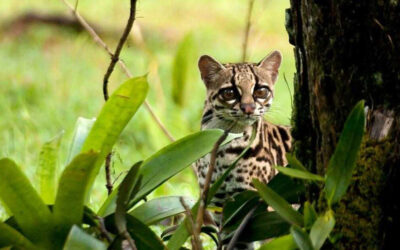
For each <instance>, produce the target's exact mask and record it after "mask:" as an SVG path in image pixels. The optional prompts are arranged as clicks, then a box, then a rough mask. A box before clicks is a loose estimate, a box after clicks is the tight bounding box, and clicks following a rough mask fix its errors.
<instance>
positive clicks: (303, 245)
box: [290, 225, 314, 250]
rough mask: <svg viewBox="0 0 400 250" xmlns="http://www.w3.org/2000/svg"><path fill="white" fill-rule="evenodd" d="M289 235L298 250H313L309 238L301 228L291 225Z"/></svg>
mask: <svg viewBox="0 0 400 250" xmlns="http://www.w3.org/2000/svg"><path fill="white" fill-rule="evenodd" d="M290 233H291V234H292V236H293V239H294V241H295V242H296V244H297V246H298V247H299V248H300V250H314V248H313V245H312V243H311V240H310V237H308V234H307V233H306V232H305V231H304V230H303V229H302V228H300V227H298V226H296V225H292V227H291V228H290Z"/></svg>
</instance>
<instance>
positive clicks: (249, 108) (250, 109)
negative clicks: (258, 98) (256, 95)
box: [240, 103, 256, 115]
mask: <svg viewBox="0 0 400 250" xmlns="http://www.w3.org/2000/svg"><path fill="white" fill-rule="evenodd" d="M240 109H241V110H242V111H243V113H245V114H246V115H251V114H253V113H254V110H255V109H256V104H255V103H241V104H240Z"/></svg>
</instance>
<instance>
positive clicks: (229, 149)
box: [194, 51, 291, 207]
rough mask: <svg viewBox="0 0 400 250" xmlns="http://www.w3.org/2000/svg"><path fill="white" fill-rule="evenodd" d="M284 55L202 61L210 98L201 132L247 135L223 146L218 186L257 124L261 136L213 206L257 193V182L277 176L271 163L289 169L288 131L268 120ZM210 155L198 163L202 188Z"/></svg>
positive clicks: (206, 59) (248, 141) (217, 175)
mask: <svg viewBox="0 0 400 250" xmlns="http://www.w3.org/2000/svg"><path fill="white" fill-rule="evenodd" d="M281 60H282V56H281V54H280V53H279V52H278V51H274V52H272V53H271V54H269V55H268V56H267V57H265V58H264V59H263V60H262V61H261V62H260V63H258V64H255V63H237V64H221V63H219V62H217V61H216V60H215V59H213V58H212V57H210V56H207V55H204V56H202V57H200V59H199V69H200V73H201V78H202V80H203V82H204V83H205V85H206V88H207V97H206V101H205V107H204V112H203V117H202V122H201V129H202V130H205V129H213V128H219V129H228V128H229V127H231V126H232V124H234V123H236V124H235V125H234V127H233V128H232V130H231V132H233V133H243V136H242V137H239V138H236V139H234V140H233V141H231V142H230V143H228V144H226V145H224V146H222V147H221V148H220V149H219V151H218V154H217V160H216V166H215V169H214V173H213V176H212V182H214V181H215V180H216V179H217V178H218V177H219V176H220V175H222V174H223V173H224V171H225V170H226V169H227V168H228V167H229V165H230V164H231V163H232V162H233V161H234V160H235V159H236V158H237V157H238V155H239V154H240V153H241V152H242V151H243V150H244V149H245V148H246V147H247V146H248V144H249V143H250V136H251V131H252V125H253V124H255V123H256V126H257V135H256V137H255V140H254V142H253V143H252V145H251V147H250V149H249V150H248V151H247V153H246V154H245V155H244V157H243V158H242V159H241V160H240V161H239V162H238V164H237V165H236V167H235V169H234V170H233V171H232V172H231V174H230V175H229V176H228V177H227V179H226V181H225V182H224V184H223V185H222V186H221V188H220V190H219V192H218V193H217V194H216V196H215V197H214V200H213V203H214V204H215V205H216V206H219V207H222V206H223V203H224V200H225V199H226V198H228V197H230V196H232V195H233V194H235V193H237V192H240V191H243V190H247V189H254V188H253V186H252V183H251V180H252V179H253V178H257V179H259V180H260V181H262V182H265V183H266V182H268V181H269V180H271V178H272V177H273V176H274V175H275V174H276V173H277V171H276V170H275V169H274V168H272V167H271V166H272V165H280V166H283V165H286V158H285V154H286V152H287V151H288V150H289V149H290V147H291V137H290V133H289V130H288V128H286V127H284V126H277V125H274V124H271V123H269V122H267V121H266V120H264V118H263V116H264V114H265V113H266V112H267V111H268V110H269V108H270V106H271V103H272V100H273V97H274V85H275V82H276V80H277V77H278V69H279V66H280V64H281ZM209 160H210V155H209V154H208V155H206V156H205V157H203V158H201V159H200V160H198V161H197V162H196V163H195V164H194V168H195V171H196V173H197V176H198V181H199V184H200V187H201V188H203V186H204V181H205V177H206V174H207V170H208V166H209Z"/></svg>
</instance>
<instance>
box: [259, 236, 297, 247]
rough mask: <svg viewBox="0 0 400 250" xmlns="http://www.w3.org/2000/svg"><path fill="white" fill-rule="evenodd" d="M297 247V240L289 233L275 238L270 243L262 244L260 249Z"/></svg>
mask: <svg viewBox="0 0 400 250" xmlns="http://www.w3.org/2000/svg"><path fill="white" fill-rule="evenodd" d="M295 249H297V245H296V242H294V240H293V236H292V235H290V234H288V235H284V236H281V237H279V238H275V239H273V240H271V241H269V242H268V243H266V244H264V245H262V246H261V247H260V248H259V249H258V250H295Z"/></svg>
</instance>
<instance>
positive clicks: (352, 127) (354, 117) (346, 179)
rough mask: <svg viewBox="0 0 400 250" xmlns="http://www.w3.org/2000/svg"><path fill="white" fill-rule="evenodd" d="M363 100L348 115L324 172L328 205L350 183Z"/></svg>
mask: <svg viewBox="0 0 400 250" xmlns="http://www.w3.org/2000/svg"><path fill="white" fill-rule="evenodd" d="M364 126H365V115H364V101H360V102H358V103H357V105H356V106H355V107H354V108H353V110H352V111H351V112H350V115H349V116H348V118H347V120H346V122H345V124H344V127H343V131H342V133H341V135H340V138H339V142H338V144H337V146H336V149H335V152H334V153H333V156H332V158H331V159H330V161H329V165H328V170H327V173H326V184H325V195H326V199H327V201H328V205H329V206H330V205H331V204H333V203H336V202H338V201H339V200H340V198H341V197H342V196H343V195H344V194H345V192H346V190H347V187H348V186H349V184H350V180H351V175H352V172H353V169H354V167H355V164H356V159H357V154H358V151H359V149H360V145H361V140H362V137H363V134H364Z"/></svg>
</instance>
